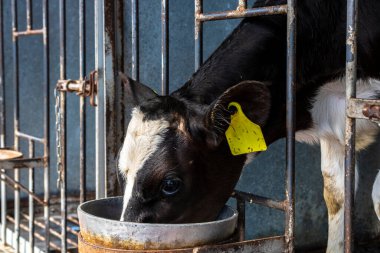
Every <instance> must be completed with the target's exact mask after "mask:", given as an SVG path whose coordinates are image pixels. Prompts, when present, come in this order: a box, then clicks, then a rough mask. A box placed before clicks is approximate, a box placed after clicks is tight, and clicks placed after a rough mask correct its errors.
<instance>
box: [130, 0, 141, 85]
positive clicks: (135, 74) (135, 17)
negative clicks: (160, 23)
mask: <svg viewBox="0 0 380 253" xmlns="http://www.w3.org/2000/svg"><path fill="white" fill-rule="evenodd" d="M131 7H132V24H131V26H132V49H131V50H132V78H133V79H135V80H137V81H139V79H140V71H139V69H140V64H139V26H138V24H139V1H138V0H131Z"/></svg>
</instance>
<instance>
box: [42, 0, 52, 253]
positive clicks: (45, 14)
mask: <svg viewBox="0 0 380 253" xmlns="http://www.w3.org/2000/svg"><path fill="white" fill-rule="evenodd" d="M42 4H43V5H42V27H43V30H44V33H43V65H44V66H43V82H44V88H43V89H44V138H45V142H44V157H45V159H46V161H45V166H44V202H45V203H46V205H45V207H44V221H45V252H49V250H50V233H49V230H50V222H49V220H50V120H49V119H50V115H49V113H50V90H49V86H50V85H49V73H50V70H49V33H48V31H49V14H48V10H49V1H48V0H43V3H42Z"/></svg>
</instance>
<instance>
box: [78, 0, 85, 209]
mask: <svg viewBox="0 0 380 253" xmlns="http://www.w3.org/2000/svg"><path fill="white" fill-rule="evenodd" d="M85 9H86V5H85V1H84V0H80V1H79V79H80V80H84V79H85V75H86V43H85V29H86V17H85ZM85 102H86V97H85V96H80V98H79V129H80V141H79V174H80V175H79V177H80V183H79V188H80V191H79V192H80V203H83V202H85V201H86V103H85Z"/></svg>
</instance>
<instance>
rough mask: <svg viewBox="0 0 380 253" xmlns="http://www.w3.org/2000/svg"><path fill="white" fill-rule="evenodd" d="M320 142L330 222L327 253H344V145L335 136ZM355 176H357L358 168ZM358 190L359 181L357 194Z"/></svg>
mask: <svg viewBox="0 0 380 253" xmlns="http://www.w3.org/2000/svg"><path fill="white" fill-rule="evenodd" d="M320 142H321V159H322V160H321V166H322V174H323V180H324V194H323V195H324V198H325V202H326V206H327V211H328V222H329V229H328V230H329V231H328V243H327V253H340V252H343V245H344V243H343V242H344V145H342V143H340V142H339V141H338V140H337V139H335V138H334V137H333V136H332V137H331V138H327V139H326V138H322V139H321V140H320ZM355 174H356V175H357V169H356V168H355ZM355 178H356V179H357V178H358V177H357V176H356V177H355ZM356 188H357V180H356V182H355V192H356Z"/></svg>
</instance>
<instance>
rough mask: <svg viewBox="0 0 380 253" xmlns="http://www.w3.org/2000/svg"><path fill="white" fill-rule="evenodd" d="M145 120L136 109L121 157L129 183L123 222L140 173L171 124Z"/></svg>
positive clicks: (125, 194)
mask: <svg viewBox="0 0 380 253" xmlns="http://www.w3.org/2000/svg"><path fill="white" fill-rule="evenodd" d="M143 118H144V114H143V113H142V112H141V111H140V110H139V109H138V108H135V109H134V110H133V112H132V118H131V121H130V123H129V125H128V130H127V135H126V136H125V140H124V144H123V147H122V149H121V151H120V155H119V170H120V172H121V173H122V174H123V176H124V177H125V178H126V182H127V186H126V188H125V193H124V203H123V212H122V215H121V220H123V219H124V215H125V211H126V208H127V206H128V203H129V200H130V199H131V197H132V190H133V187H134V184H135V179H136V175H137V173H138V171H139V170H140V169H141V168H142V167H143V165H144V163H145V161H147V160H148V159H149V157H150V156H151V155H152V154H153V153H154V152H155V151H156V150H157V147H158V146H159V144H160V143H161V142H162V141H163V138H162V135H160V134H162V133H164V132H165V131H166V130H167V129H168V127H169V123H168V122H167V121H166V120H164V119H159V120H146V121H144V120H143Z"/></svg>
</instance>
